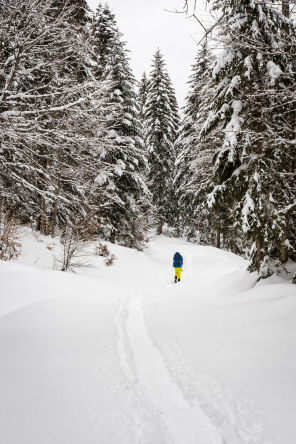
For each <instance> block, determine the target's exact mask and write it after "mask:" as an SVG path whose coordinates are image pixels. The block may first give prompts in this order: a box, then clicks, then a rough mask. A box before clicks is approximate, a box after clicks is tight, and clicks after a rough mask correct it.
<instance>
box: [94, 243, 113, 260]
mask: <svg viewBox="0 0 296 444" xmlns="http://www.w3.org/2000/svg"><path fill="white" fill-rule="evenodd" d="M95 255H96V256H103V257H108V256H109V255H110V251H109V249H108V246H107V245H106V244H103V243H102V242H99V244H98V245H97V246H96V248H95Z"/></svg>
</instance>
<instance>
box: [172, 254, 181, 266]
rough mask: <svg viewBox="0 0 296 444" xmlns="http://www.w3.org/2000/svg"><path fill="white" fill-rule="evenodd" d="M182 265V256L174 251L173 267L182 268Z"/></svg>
mask: <svg viewBox="0 0 296 444" xmlns="http://www.w3.org/2000/svg"><path fill="white" fill-rule="evenodd" d="M182 265H183V257H182V256H181V254H180V253H178V252H177V253H175V254H174V257H173V267H174V268H182Z"/></svg>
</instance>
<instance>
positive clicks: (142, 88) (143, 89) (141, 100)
mask: <svg viewBox="0 0 296 444" xmlns="http://www.w3.org/2000/svg"><path fill="white" fill-rule="evenodd" d="M147 93H148V78H147V76H146V73H145V72H144V73H143V76H142V78H141V81H140V83H139V91H138V104H139V111H140V113H139V116H140V121H141V123H142V125H145V112H144V110H145V106H146V101H147Z"/></svg>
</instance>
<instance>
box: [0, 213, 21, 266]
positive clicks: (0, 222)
mask: <svg viewBox="0 0 296 444" xmlns="http://www.w3.org/2000/svg"><path fill="white" fill-rule="evenodd" d="M21 247H22V244H21V242H20V232H19V229H18V227H17V225H16V224H15V222H14V221H13V219H11V218H9V216H8V215H7V214H6V213H0V259H2V260H3V261H11V260H13V259H17V258H18V257H19V255H20V253H21Z"/></svg>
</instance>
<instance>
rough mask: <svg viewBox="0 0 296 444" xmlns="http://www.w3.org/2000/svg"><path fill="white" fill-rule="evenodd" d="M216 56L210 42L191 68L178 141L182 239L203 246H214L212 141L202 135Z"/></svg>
mask: <svg viewBox="0 0 296 444" xmlns="http://www.w3.org/2000/svg"><path fill="white" fill-rule="evenodd" d="M212 64H213V56H212V55H211V52H210V50H209V48H208V45H207V42H205V43H204V44H203V45H202V47H201V48H200V49H199V50H198V52H197V56H196V58H195V62H194V64H193V66H192V74H191V75H190V78H189V81H188V85H189V91H188V94H187V96H186V99H185V105H184V107H183V119H182V122H181V127H180V132H179V136H178V140H177V151H178V156H177V160H176V169H175V177H174V189H175V190H176V193H177V199H178V209H179V220H178V221H177V223H176V225H177V226H178V227H180V230H179V231H180V232H179V234H180V235H185V236H187V238H188V240H195V241H198V242H199V243H201V244H206V245H209V244H210V245H211V244H212V243H213V228H212V223H211V222H212V217H210V215H209V211H208V209H207V208H206V206H205V204H204V201H205V192H206V190H205V186H204V183H205V181H206V178H207V177H208V176H209V175H210V173H211V169H212V167H211V155H212V151H213V144H212V140H211V141H210V140H200V138H199V134H200V131H201V128H202V125H203V123H204V122H205V119H206V116H207V114H206V104H207V99H208V95H209V93H210V91H209V83H210V78H211V72H210V67H211V65H212Z"/></svg>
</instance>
